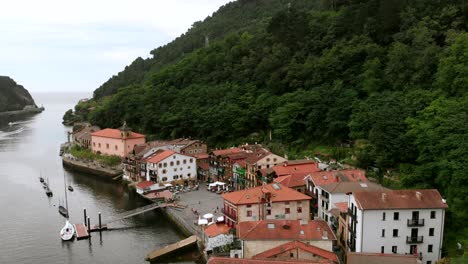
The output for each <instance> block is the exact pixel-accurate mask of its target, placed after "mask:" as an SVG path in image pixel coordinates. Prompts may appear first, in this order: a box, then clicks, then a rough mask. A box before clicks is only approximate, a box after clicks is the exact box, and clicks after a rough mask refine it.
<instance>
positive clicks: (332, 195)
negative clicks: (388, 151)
mask: <svg viewBox="0 0 468 264" xmlns="http://www.w3.org/2000/svg"><path fill="white" fill-rule="evenodd" d="M315 188H316V189H317V200H318V206H317V207H318V217H319V218H321V219H323V220H325V221H326V222H327V223H328V224H329V225H331V226H332V225H333V223H335V224H336V226H335V228H337V227H338V223H337V221H334V219H333V218H332V214H331V213H330V210H331V209H332V208H337V207H336V205H335V204H336V203H342V202H348V199H349V197H348V195H347V193H353V192H358V191H364V192H372V191H383V190H385V188H384V187H382V186H381V185H379V184H376V183H372V182H334V183H329V184H324V185H320V186H316V187H315ZM336 220H338V219H336ZM335 230H336V229H335Z"/></svg>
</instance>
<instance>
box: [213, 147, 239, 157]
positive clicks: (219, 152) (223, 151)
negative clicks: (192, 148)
mask: <svg viewBox="0 0 468 264" xmlns="http://www.w3.org/2000/svg"><path fill="white" fill-rule="evenodd" d="M240 151H241V149H240V148H229V149H218V150H213V151H211V152H212V153H213V155H215V156H222V155H227V154H232V153H237V152H240Z"/></svg>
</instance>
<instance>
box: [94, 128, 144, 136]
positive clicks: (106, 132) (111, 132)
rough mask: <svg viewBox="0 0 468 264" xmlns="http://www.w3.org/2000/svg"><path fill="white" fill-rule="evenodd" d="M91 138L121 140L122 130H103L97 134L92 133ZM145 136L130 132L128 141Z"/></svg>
mask: <svg viewBox="0 0 468 264" xmlns="http://www.w3.org/2000/svg"><path fill="white" fill-rule="evenodd" d="M91 136H95V137H106V138H118V139H121V138H122V135H121V134H120V130H118V129H113V128H106V129H102V130H99V131H96V132H93V133H91ZM144 137H145V135H142V134H138V133H135V132H130V135H129V136H128V137H127V139H132V138H144Z"/></svg>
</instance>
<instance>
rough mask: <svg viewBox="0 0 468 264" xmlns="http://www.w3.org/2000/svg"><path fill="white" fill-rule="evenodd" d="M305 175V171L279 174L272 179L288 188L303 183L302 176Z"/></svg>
mask: <svg viewBox="0 0 468 264" xmlns="http://www.w3.org/2000/svg"><path fill="white" fill-rule="evenodd" d="M306 176H307V172H301V173H294V174H291V175H286V176H280V177H278V178H276V179H274V181H275V182H279V183H281V184H283V185H284V186H287V187H289V188H294V187H299V186H303V185H305V180H304V178H305V177H306Z"/></svg>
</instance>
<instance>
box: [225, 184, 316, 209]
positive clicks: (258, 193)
mask: <svg viewBox="0 0 468 264" xmlns="http://www.w3.org/2000/svg"><path fill="white" fill-rule="evenodd" d="M265 193H270V194H271V198H270V200H271V202H273V203H274V202H283V201H301V200H310V199H311V197H309V196H307V195H305V194H303V193H300V192H298V191H296V190H293V189H291V188H288V187H286V186H284V185H282V184H279V183H270V184H267V185H262V186H258V187H255V188H250V189H246V190H240V191H236V192H231V193H225V194H223V198H224V199H225V200H227V201H228V202H230V203H232V204H236V205H239V204H254V203H258V201H259V199H261V198H263V197H264V194H265Z"/></svg>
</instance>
